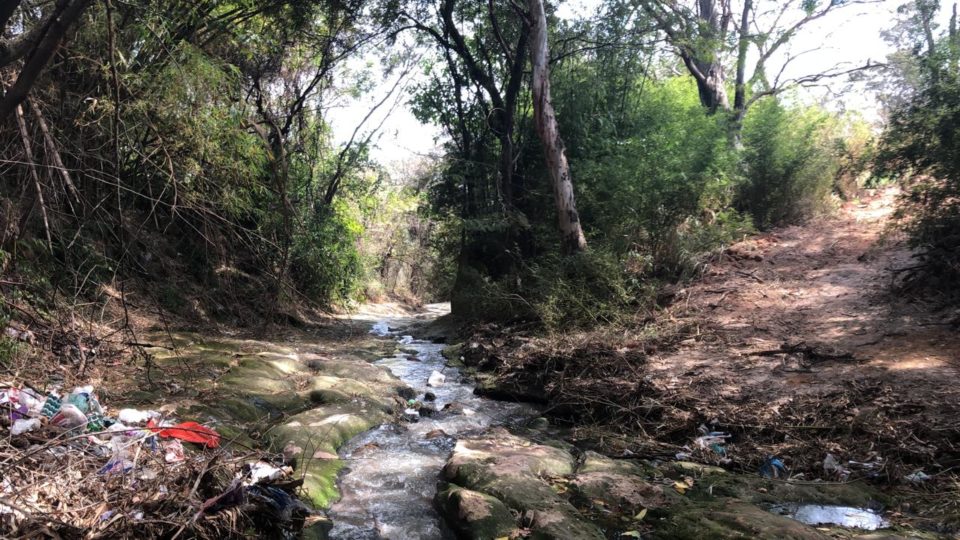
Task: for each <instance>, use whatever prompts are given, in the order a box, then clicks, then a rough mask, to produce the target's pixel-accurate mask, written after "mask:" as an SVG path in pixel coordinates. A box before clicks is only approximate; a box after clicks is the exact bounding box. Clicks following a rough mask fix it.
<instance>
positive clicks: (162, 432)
mask: <svg viewBox="0 0 960 540" xmlns="http://www.w3.org/2000/svg"><path fill="white" fill-rule="evenodd" d="M147 427H148V428H150V429H151V430H152V431H153V432H154V433H156V434H157V435H159V436H161V437H163V438H165V439H169V438H174V439H180V440H181V441H187V442H192V443H197V444H202V445H204V446H206V447H207V448H216V447H218V446H220V434H219V433H217V432H216V431H214V430H212V429H210V428H208V427H206V426H201V425H200V424H198V423H196V422H182V423H180V424H177V425H175V426H170V427H162V428H160V427H157V424H156V423H155V422H154V421H153V420H152V419H151V420H150V421H149V422H147Z"/></svg>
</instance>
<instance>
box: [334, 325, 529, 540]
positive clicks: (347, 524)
mask: <svg viewBox="0 0 960 540" xmlns="http://www.w3.org/2000/svg"><path fill="white" fill-rule="evenodd" d="M390 323H391V321H390V320H382V321H378V322H376V323H375V324H374V325H373V330H371V332H372V333H376V334H379V335H396V334H397V333H396V332H395V331H394V330H392V329H391V325H390ZM396 337H397V339H398V341H399V342H400V343H401V344H402V345H403V347H402V348H403V349H404V350H405V351H409V352H400V353H397V354H396V355H395V356H392V357H390V358H384V359H382V360H380V361H378V362H377V364H378V365H381V366H385V367H387V368H388V369H390V371H391V372H393V374H394V375H396V376H397V377H399V378H400V379H401V380H403V382H405V383H406V384H407V385H409V386H410V387H411V388H413V389H414V391H415V392H416V394H417V395H416V398H415V399H416V400H417V401H419V402H421V403H424V404H426V405H433V406H434V408H435V409H437V410H438V411H440V412H438V413H436V414H434V415H431V416H429V417H426V416H423V417H422V416H419V415H417V414H415V413H414V412H413V410H412V409H408V411H407V413H406V414H405V415H404V417H405V421H404V422H402V423H400V424H389V425H384V426H380V427H379V428H376V429H373V430H371V431H368V432H366V433H364V434H361V435H359V436H357V437H355V438H354V439H352V440H351V441H349V442H348V443H347V444H346V445H345V446H344V447H343V449H342V450H341V456H342V457H343V458H344V459H345V460H346V462H347V467H346V469H345V472H344V473H343V474H342V476H341V478H340V492H341V493H342V495H343V496H342V498H341V499H340V501H339V502H337V503H336V504H334V505H333V506H332V507H331V508H330V511H329V516H330V518H331V519H332V520H333V522H334V528H333V531H332V532H331V538H335V539H340V540H373V539H381V538H383V539H396V540H401V539H402V540H408V539H409V540H433V539H447V538H453V533H452V532H451V531H450V530H449V529H448V528H447V527H446V525H445V524H444V521H443V518H442V517H441V516H440V515H439V514H438V513H437V511H436V510H435V509H434V506H433V497H434V494H435V493H436V488H437V481H438V479H439V478H440V471H441V469H442V468H443V465H444V464H445V463H446V460H447V458H448V457H449V455H450V452H451V451H452V450H453V446H454V445H455V444H456V438H457V437H458V436H464V435H469V434H473V433H478V432H482V431H483V430H485V429H487V428H489V427H491V426H495V425H506V424H511V423H517V422H522V421H524V420H526V419H529V418H531V417H532V416H534V415H535V414H536V411H535V409H534V408H533V407H531V406H529V405H524V404H519V403H507V402H500V401H493V400H489V399H484V398H480V397H478V396H476V395H474V393H473V387H472V386H471V385H470V384H469V383H468V382H466V381H464V380H463V377H462V375H461V374H460V372H459V371H458V370H457V369H455V368H450V367H446V360H445V359H444V358H443V356H441V354H440V351H441V350H442V349H443V347H444V346H443V345H438V344H434V343H430V342H426V341H420V340H416V339H414V338H413V337H411V336H399V335H396ZM413 351H416V354H415V355H414V354H412V352H413ZM434 372H439V373H441V374H442V375H443V376H444V379H445V380H444V382H443V383H442V384H440V385H438V386H428V380H429V379H430V378H431V375H433V374H434ZM434 378H435V379H436V376H435V375H434ZM427 392H431V393H433V394H434V395H435V401H433V402H429V401H426V399H425V395H426V393H427ZM448 405H449V408H448V409H447V411H443V410H442V409H444V407H445V406H448Z"/></svg>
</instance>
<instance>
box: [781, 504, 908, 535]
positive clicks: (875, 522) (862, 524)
mask: <svg viewBox="0 0 960 540" xmlns="http://www.w3.org/2000/svg"><path fill="white" fill-rule="evenodd" d="M770 511H771V512H773V513H774V514H779V515H781V516H786V517H789V518H791V519H795V520H797V521H799V522H801V523H805V524H807V525H812V526H815V527H816V526H818V525H840V526H841V527H849V528H852V529H864V530H868V531H875V530H877V529H883V528H886V527H889V526H890V523H888V522H887V520H885V519H883V517H882V516H880V515H879V514H877V513H876V512H873V511H871V510H867V509H864V508H853V507H849V506H825V505H819V504H779V505H775V506H773V507H771V508H770Z"/></svg>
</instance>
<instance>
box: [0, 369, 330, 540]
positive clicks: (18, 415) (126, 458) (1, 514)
mask: <svg viewBox="0 0 960 540" xmlns="http://www.w3.org/2000/svg"><path fill="white" fill-rule="evenodd" d="M226 447H229V449H228V448H226ZM291 465H294V466H295V462H294V463H291V460H290V459H285V458H284V457H283V456H279V455H276V456H275V455H272V454H265V453H263V452H257V451H254V450H253V449H249V448H246V447H244V446H243V445H240V444H239V443H235V442H229V443H227V444H223V441H222V438H221V436H220V434H219V433H217V431H216V430H214V429H212V428H210V427H208V426H204V425H202V424H199V423H197V422H194V421H185V422H177V421H175V420H174V419H172V418H169V417H167V416H165V415H164V414H163V413H161V412H158V411H153V410H145V411H143V410H138V409H120V410H117V411H112V414H111V411H109V410H108V409H105V408H104V407H103V405H102V404H101V403H100V400H99V399H98V397H97V395H96V393H95V392H94V388H93V387H92V386H80V387H76V388H74V389H73V390H71V391H70V392H68V393H61V392H59V391H58V389H57V388H52V389H48V390H45V391H40V390H38V389H36V388H35V387H32V386H30V385H24V384H9V383H7V384H4V383H2V382H0V536H2V537H4V538H7V537H30V538H32V537H37V536H43V537H79V536H87V535H90V536H97V537H101V536H107V537H132V536H136V535H143V537H151V538H152V537H172V536H181V537H189V538H230V537H250V535H251V534H252V533H253V532H256V533H257V534H258V535H259V536H263V535H267V536H270V537H277V538H282V537H293V536H295V535H296V534H297V533H298V532H299V531H300V530H301V529H302V528H303V527H304V524H305V523H309V522H311V521H316V520H317V519H319V518H316V517H313V516H311V514H312V511H311V510H310V509H309V508H308V507H306V506H305V505H304V504H303V503H301V502H300V501H299V500H298V499H297V497H296V495H295V490H296V489H297V488H298V487H300V485H302V483H303V482H302V479H292V478H291V477H292V475H293V470H294V468H293V466H291Z"/></svg>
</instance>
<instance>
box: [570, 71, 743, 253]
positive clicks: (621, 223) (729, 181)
mask: <svg viewBox="0 0 960 540" xmlns="http://www.w3.org/2000/svg"><path fill="white" fill-rule="evenodd" d="M560 95H561V96H562V99H563V100H562V101H561V104H562V105H561V106H562V107H563V109H562V110H563V112H564V113H565V114H566V115H570V114H571V113H572V114H573V115H574V116H576V115H577V114H578V112H579V111H577V110H576V108H579V107H583V105H584V103H583V101H582V99H581V97H580V96H578V94H577V92H575V91H574V90H573V89H571V90H570V92H569V93H566V92H565V93H563V94H560ZM627 99H628V103H630V104H631V107H630V110H629V112H628V113H627V114H626V116H625V118H624V119H622V120H620V122H621V125H619V126H617V127H616V128H615V130H614V132H613V133H610V132H605V130H604V129H603V124H604V122H603V121H601V122H600V125H599V126H598V128H599V129H597V132H598V133H597V134H596V135H593V134H592V133H584V134H583V135H579V134H578V135H579V136H574V137H571V139H572V141H571V165H572V170H573V173H574V175H575V177H576V179H577V185H578V187H579V188H580V193H581V196H580V199H579V203H580V213H581V217H582V218H583V219H584V221H585V223H587V224H588V230H589V231H590V233H591V235H592V236H593V237H594V238H596V239H597V240H598V241H601V242H603V243H604V244H606V245H607V246H609V248H610V249H612V250H613V251H614V252H616V253H621V254H623V253H628V252H633V253H635V254H637V253H639V254H649V255H650V256H651V257H652V259H653V266H655V267H656V269H657V270H658V271H660V270H663V271H666V272H675V271H677V270H679V268H678V266H677V265H678V262H679V260H680V258H681V257H680V256H679V253H678V248H679V247H680V246H679V245H678V244H677V236H678V228H679V227H681V225H683V224H686V228H687V229H691V228H695V227H696V222H697V218H698V217H699V216H700V215H701V213H704V212H713V211H716V210H720V209H723V208H724V207H725V206H726V205H727V204H729V199H730V196H731V194H732V192H733V187H734V186H735V183H736V180H737V178H736V175H735V174H734V172H735V170H736V168H735V163H736V162H735V158H736V156H735V154H734V153H733V152H732V151H731V149H730V148H729V146H728V144H727V139H726V128H725V125H724V124H723V123H722V122H721V121H719V120H718V118H717V117H715V116H708V115H706V114H705V113H704V111H703V108H702V107H701V106H700V103H699V100H698V97H697V90H696V86H695V84H694V83H693V81H692V80H691V79H689V78H687V77H674V78H671V79H667V80H665V81H662V82H654V81H642V80H641V81H636V83H635V86H634V88H633V89H632V91H631V93H630V95H629V96H627ZM565 117H566V116H565ZM580 129H583V128H582V127H581V128H580ZM574 145H575V146H574ZM691 220H692V221H691ZM703 247H705V248H706V249H710V247H708V246H703Z"/></svg>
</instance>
